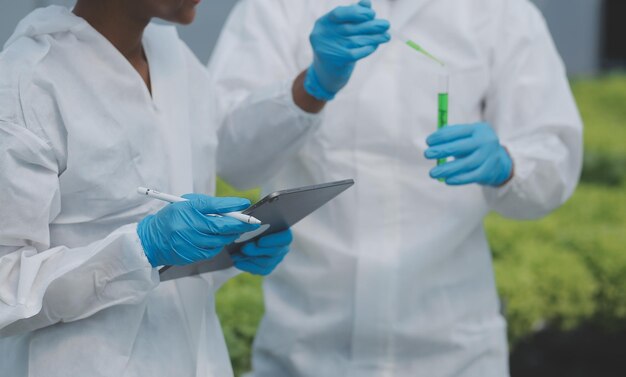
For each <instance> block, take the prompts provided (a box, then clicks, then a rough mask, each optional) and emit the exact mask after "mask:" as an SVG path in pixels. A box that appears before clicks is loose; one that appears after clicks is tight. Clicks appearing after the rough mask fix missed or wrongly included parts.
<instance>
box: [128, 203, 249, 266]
mask: <svg viewBox="0 0 626 377" xmlns="http://www.w3.org/2000/svg"><path fill="white" fill-rule="evenodd" d="M183 198H185V199H188V201H185V202H178V203H172V204H169V205H167V206H165V207H164V208H163V209H161V210H160V211H159V212H157V213H156V214H155V215H149V216H146V217H145V218H144V219H143V220H142V221H141V222H140V223H139V225H138V226H137V234H138V235H139V238H140V240H141V244H142V245H143V248H144V252H145V254H146V256H147V257H148V261H149V262H150V264H151V265H152V266H153V267H157V266H163V265H178V266H181V265H186V264H190V263H194V262H198V261H201V260H207V259H211V258H213V257H215V256H216V255H217V254H219V253H220V252H221V250H222V249H223V248H224V246H226V245H228V244H230V243H232V242H233V241H235V240H236V239H237V238H239V236H241V234H243V233H245V232H250V231H253V230H255V229H257V228H258V225H253V224H246V223H244V222H242V221H239V220H236V219H233V218H230V217H217V216H207V215H206V214H217V213H228V212H234V211H240V210H243V209H246V208H248V207H249V206H250V202H249V201H248V200H247V199H241V198H215V197H211V196H206V195H199V194H188V195H184V196H183Z"/></svg>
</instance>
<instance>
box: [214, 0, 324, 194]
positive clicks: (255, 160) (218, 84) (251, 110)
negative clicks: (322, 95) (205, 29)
mask: <svg viewBox="0 0 626 377" xmlns="http://www.w3.org/2000/svg"><path fill="white" fill-rule="evenodd" d="M292 3H296V2H293V1H292V0H270V1H267V0H244V1H241V2H239V3H238V4H237V5H236V6H235V9H234V10H233V12H232V14H231V15H230V17H229V19H228V21H227V23H226V26H225V28H224V29H223V31H222V35H221V37H220V41H219V42H218V45H217V48H216V50H215V51H214V53H213V57H212V59H211V62H210V64H209V74H210V77H211V82H212V87H213V89H214V90H215V96H214V97H215V98H216V100H217V105H216V108H217V114H218V116H217V118H218V124H219V125H220V131H219V148H218V157H217V163H218V174H219V175H220V176H221V177H222V178H224V179H225V180H226V181H227V182H229V183H230V184H232V185H234V186H236V187H238V188H249V187H254V186H256V185H260V184H262V183H264V182H265V181H266V180H268V179H269V178H271V177H272V176H273V175H274V174H275V173H277V172H278V170H279V169H280V168H281V166H282V163H283V162H284V161H285V160H287V159H289V158H290V157H293V156H294V155H295V154H296V153H297V152H298V150H299V149H300V148H301V147H302V145H303V144H304V143H305V141H306V140H307V139H308V137H309V136H310V135H311V134H313V133H314V132H315V130H316V129H317V128H318V127H319V125H320V124H321V121H322V120H321V115H313V114H309V113H306V112H304V111H303V110H301V109H300V108H299V107H298V106H297V105H296V104H295V103H294V102H293V96H292V94H291V93H292V92H291V89H292V83H293V81H294V79H295V78H296V76H297V75H298V74H299V73H300V72H302V71H303V70H304V69H306V68H307V66H299V65H298V63H297V59H296V57H295V55H296V52H297V48H296V44H301V43H307V39H306V36H299V35H298V33H299V32H300V31H301V30H302V29H303V26H302V25H298V23H299V22H303V21H302V20H301V18H304V17H300V13H301V12H299V11H296V10H293V11H292V8H293V9H296V8H295V5H297V4H292ZM297 9H299V8H297ZM311 27H313V25H311Z"/></svg>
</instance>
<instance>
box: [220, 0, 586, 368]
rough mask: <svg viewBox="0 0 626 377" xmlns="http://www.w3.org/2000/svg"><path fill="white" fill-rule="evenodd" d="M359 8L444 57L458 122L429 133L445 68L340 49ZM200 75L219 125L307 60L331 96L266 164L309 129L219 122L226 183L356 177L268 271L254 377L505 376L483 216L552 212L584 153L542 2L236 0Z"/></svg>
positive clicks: (317, 89) (417, 58)
mask: <svg viewBox="0 0 626 377" xmlns="http://www.w3.org/2000/svg"><path fill="white" fill-rule="evenodd" d="M369 6H372V9H373V10H374V11H375V12H376V15H373V13H370V14H369V17H370V18H371V19H374V18H375V17H377V18H376V19H378V20H380V19H387V20H389V22H390V24H391V28H394V29H397V30H398V31H399V32H400V33H401V34H403V35H406V36H409V37H410V38H412V39H414V40H415V41H416V42H418V43H419V44H421V45H423V46H424V47H425V48H427V49H428V50H429V51H430V52H432V53H433V54H434V55H435V56H437V57H438V58H440V59H441V60H443V61H444V62H446V65H447V69H448V71H449V75H450V88H449V94H450V104H449V124H450V125H451V126H449V127H447V128H444V129H443V130H441V131H437V99H438V90H439V88H438V86H439V83H438V81H439V72H440V71H441V70H440V69H439V68H438V67H437V65H436V64H434V63H433V62H432V61H431V60H429V59H428V58H426V57H424V56H423V55H420V54H418V53H416V52H415V51H414V50H412V49H410V48H408V47H407V46H406V45H404V44H403V43H396V42H394V41H393V39H392V41H391V43H388V44H385V45H384V46H381V47H380V48H379V49H378V51H377V52H376V53H375V54H373V55H372V56H371V57H370V58H368V59H366V60H364V61H362V62H359V63H358V64H357V66H356V69H354V71H352V70H351V69H353V68H354V67H348V68H346V65H345V64H344V65H342V64H341V62H340V61H339V60H338V59H340V58H339V57H341V56H344V55H350V53H349V49H350V48H351V46H352V47H353V46H354V45H356V44H358V41H357V40H355V39H353V38H351V37H350V36H349V35H347V34H346V31H349V30H352V29H353V28H354V25H353V23H352V21H350V20H348V21H346V22H344V23H342V22H341V20H342V19H343V18H342V17H341V15H342V14H344V13H345V12H347V10H348V9H351V8H354V7H356V8H358V7H361V8H368V7H369ZM354 12H356V13H358V12H361V13H364V12H365V11H364V10H362V9H361V10H360V11H359V10H355V11H354ZM333 22H334V23H335V26H334V28H333V27H331V26H329V25H331V24H333ZM371 22H373V21H371ZM311 30H313V32H311ZM307 39H308V40H310V42H311V43H310V44H309V43H307ZM332 49H334V50H335V53H334V54H331V53H329V51H330V50H332ZM209 68H210V73H211V77H212V80H213V81H214V83H215V87H216V90H218V91H219V92H220V96H219V98H218V100H219V105H218V106H219V111H220V115H221V117H222V119H224V122H225V123H228V122H227V121H228V120H229V119H233V113H232V109H238V110H239V111H241V104H242V103H243V102H245V101H250V98H254V95H255V93H258V92H259V91H263V90H269V88H280V86H279V84H278V83H280V82H284V81H286V80H288V79H289V78H290V77H292V76H293V75H294V74H296V73H297V72H300V71H301V70H303V69H304V70H307V69H308V70H307V76H306V77H307V80H306V81H305V87H306V88H307V93H309V94H310V95H311V96H314V97H315V98H317V99H318V100H320V101H322V102H324V101H326V102H327V104H326V106H325V110H324V111H323V112H322V113H321V114H320V115H319V117H320V118H323V121H322V125H321V126H320V128H319V129H316V130H314V131H313V132H310V133H309V134H308V136H307V137H306V141H304V142H301V144H300V145H301V146H299V147H298V148H297V149H293V150H292V153H291V155H290V156H289V157H286V156H285V155H283V156H282V157H281V158H275V156H276V154H277V153H278V152H280V150H279V149H278V146H277V145H275V144H273V141H274V138H272V137H268V135H281V134H283V133H284V132H290V131H289V130H290V129H292V128H294V127H302V124H300V123H299V122H298V121H297V120H296V119H294V121H293V124H288V123H284V124H282V125H285V126H286V127H287V128H281V127H275V128H269V127H258V126H259V125H258V124H251V125H249V127H247V128H245V129H244V128H240V129H235V128H234V127H230V126H229V125H228V124H226V125H225V126H224V128H222V129H221V131H220V132H221V139H220V140H221V143H220V146H219V148H218V166H220V167H221V169H223V171H221V172H220V174H221V176H222V177H224V178H225V179H226V180H227V181H228V182H230V183H231V184H235V185H236V186H238V187H241V188H245V187H251V186H255V185H258V184H262V185H263V188H264V190H265V191H269V192H271V191H272V190H273V189H274V188H280V187H290V186H294V185H295V186H298V185H305V184H311V183H316V182H324V181H334V180H338V179H344V178H354V179H355V181H356V185H355V187H354V188H353V189H351V190H349V191H346V192H345V193H344V194H342V195H341V196H340V197H339V198H337V200H334V201H333V202H331V203H329V204H328V205H326V206H325V207H323V208H322V209H321V210H320V211H318V212H316V213H315V214H314V215H312V216H310V217H308V218H307V219H305V220H304V221H303V222H302V223H300V224H298V226H296V227H295V229H294V235H295V240H296V241H295V242H294V244H293V246H292V250H293V252H292V253H290V255H289V256H288V257H287V259H286V260H285V262H284V263H283V264H281V266H280V267H279V268H278V269H277V270H276V271H275V273H274V274H272V276H271V277H269V278H267V279H265V282H264V292H265V306H266V313H265V317H264V318H263V320H262V322H261V325H260V329H259V331H258V334H257V338H256V340H255V345H254V352H253V372H252V373H253V374H252V375H253V376H255V377H283V376H316V377H320V376H323V377H333V376H354V377H356V376H358V377H368V376H402V377H406V376H428V377H438V376H447V377H450V376H463V377H470V376H477V377H491V376H494V377H496V376H497V377H503V376H507V375H508V374H509V371H508V362H507V359H508V352H507V340H506V329H505V328H506V323H505V320H504V319H503V317H502V316H501V314H500V305H499V300H498V295H497V292H496V287H495V282H494V274H493V271H492V260H491V255H490V250H489V245H488V242H487V239H486V237H485V231H484V228H483V218H484V217H485V215H486V214H487V213H488V212H490V211H496V212H498V213H500V214H502V215H504V216H506V217H509V218H515V219H535V218H539V217H541V216H544V215H546V214H548V213H550V211H552V210H554V209H555V208H557V207H558V206H560V205H561V204H563V203H564V202H565V201H566V200H567V198H568V197H569V196H570V195H571V194H572V192H573V191H574V189H575V187H576V184H577V181H578V178H579V174H580V169H581V159H582V123H581V119H580V116H579V113H578V110H577V108H576V105H575V102H574V100H573V97H572V94H571V91H570V88H569V85H568V81H567V78H566V74H565V70H564V66H563V64H562V61H561V59H560V57H559V55H558V53H557V51H556V49H555V46H554V44H553V41H552V40H551V37H550V34H549V32H548V29H547V27H546V24H545V21H544V19H543V18H542V16H541V14H540V13H539V12H538V10H537V9H536V8H535V7H534V6H533V5H532V4H531V3H530V2H529V1H527V0H447V1H442V0H419V1H417V0H395V1H391V0H373V1H372V3H371V4H370V3H369V1H367V0H363V1H361V2H360V3H358V4H354V3H352V2H350V1H348V0H344V1H338V0H243V1H241V2H240V3H239V4H238V5H237V6H236V8H235V9H234V11H233V13H232V14H231V16H230V19H229V21H228V22H227V24H226V26H225V29H224V31H223V33H222V36H221V39H220V41H219V43H218V47H217V50H216V51H215V53H214V55H213V58H212V61H211V62H210V64H209ZM337 71H339V73H336V74H335V76H334V77H333V73H332V72H337ZM348 78H349V83H348ZM344 85H345V87H344ZM342 88H343V89H342ZM276 90H279V89H276ZM272 116H274V117H279V118H282V117H285V116H286V113H284V112H277V113H275V114H273V115H272ZM277 126H278V125H277ZM436 131H437V132H436ZM303 132H305V130H304V127H303ZM246 141H247V143H246ZM252 153H254V157H255V158H254V161H255V162H256V163H257V165H255V164H247V162H248V161H250V160H251V158H252V156H251V154H252ZM446 157H447V158H448V163H447V164H445V165H443V166H440V167H436V159H437V158H446ZM260 166H263V167H264V169H259V167H260ZM439 179H443V180H444V181H445V182H440V181H439Z"/></svg>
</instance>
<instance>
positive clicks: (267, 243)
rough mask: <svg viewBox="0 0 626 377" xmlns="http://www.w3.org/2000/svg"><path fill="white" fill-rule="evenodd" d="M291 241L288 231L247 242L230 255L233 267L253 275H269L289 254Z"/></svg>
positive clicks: (291, 237)
mask: <svg viewBox="0 0 626 377" xmlns="http://www.w3.org/2000/svg"><path fill="white" fill-rule="evenodd" d="M292 240H293V236H292V235H291V231H290V230H289V229H287V230H284V231H282V232H278V233H274V234H270V235H269V236H265V237H261V238H259V239H258V240H257V241H256V242H248V243H247V244H245V245H244V246H243V247H242V248H241V250H240V251H239V252H237V253H235V254H233V255H232V259H233V262H234V263H235V267H237V268H238V269H240V270H242V271H246V272H249V273H251V274H255V275H263V276H265V275H269V274H270V273H271V272H272V271H274V269H275V268H276V266H278V264H279V263H280V262H281V261H282V260H283V258H284V257H285V255H287V253H288V252H289V245H290V244H291V241H292Z"/></svg>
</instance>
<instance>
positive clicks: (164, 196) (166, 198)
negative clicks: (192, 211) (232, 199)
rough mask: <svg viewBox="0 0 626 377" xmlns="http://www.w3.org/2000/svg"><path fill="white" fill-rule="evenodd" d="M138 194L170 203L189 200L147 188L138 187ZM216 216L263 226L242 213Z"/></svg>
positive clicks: (255, 219) (258, 221) (257, 220)
mask: <svg viewBox="0 0 626 377" xmlns="http://www.w3.org/2000/svg"><path fill="white" fill-rule="evenodd" d="M137 193H138V194H139V195H146V196H149V197H151V198H154V199H159V200H163V201H166V202H170V203H178V202H186V201H187V200H188V199H185V198H181V197H180V196H175V195H171V194H166V193H163V192H159V191H156V190H153V189H149V188H145V187H137ZM215 215H219V216H226V217H232V218H233V219H237V220H239V221H241V222H244V223H247V224H261V221H260V220H259V219H257V218H254V217H252V216H250V215H244V214H243V213H241V212H228V213H216V214H215Z"/></svg>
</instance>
